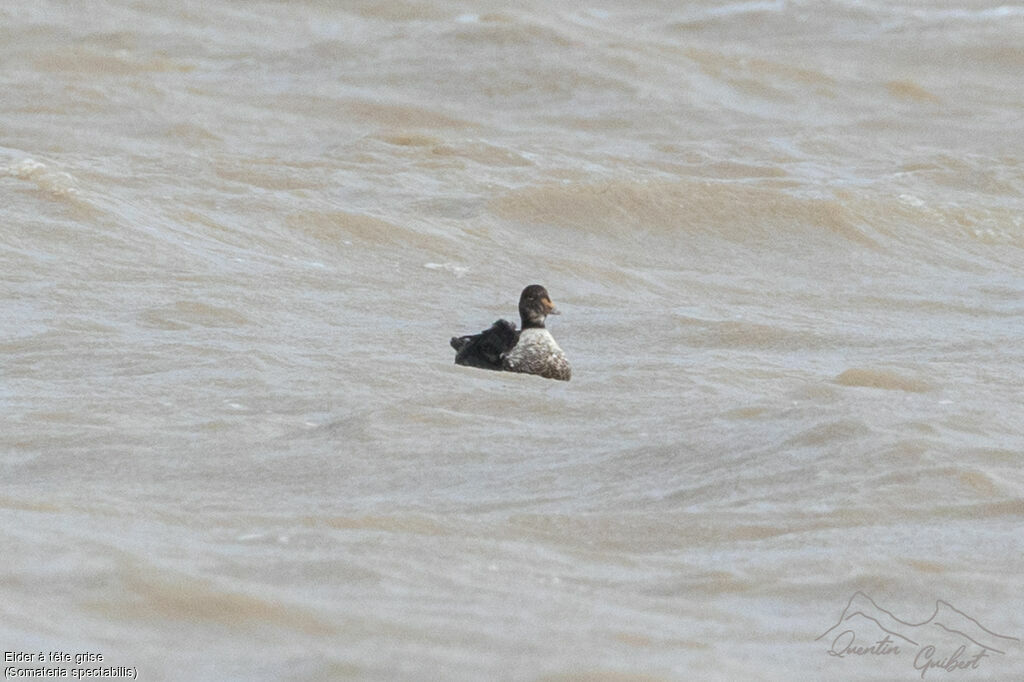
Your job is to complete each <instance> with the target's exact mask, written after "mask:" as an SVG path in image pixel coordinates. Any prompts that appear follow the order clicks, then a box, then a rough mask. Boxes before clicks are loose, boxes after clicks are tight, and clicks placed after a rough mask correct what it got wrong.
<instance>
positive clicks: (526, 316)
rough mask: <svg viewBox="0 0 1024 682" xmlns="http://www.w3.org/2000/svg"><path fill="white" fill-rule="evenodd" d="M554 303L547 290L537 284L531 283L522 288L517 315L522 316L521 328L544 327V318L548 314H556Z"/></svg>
mask: <svg viewBox="0 0 1024 682" xmlns="http://www.w3.org/2000/svg"><path fill="white" fill-rule="evenodd" d="M558 314H559V312H558V311H557V310H555V304H554V303H552V302H551V297H549V296H548V290H547V289H545V288H544V287H542V286H541V285H539V284H531V285H530V286H528V287H526V288H525V289H523V293H522V295H520V296H519V317H520V318H522V328H523V329H529V328H530V327H540V328H543V327H544V319H545V318H546V317H547V316H548V315H558Z"/></svg>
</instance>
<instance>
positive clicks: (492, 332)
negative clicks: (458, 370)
mask: <svg viewBox="0 0 1024 682" xmlns="http://www.w3.org/2000/svg"><path fill="white" fill-rule="evenodd" d="M518 341H519V332H517V331H516V326H515V325H514V324H512V323H511V322H509V321H508V320H498V321H497V322H495V323H494V324H492V325H491V328H490V329H485V330H484V331H482V332H480V333H479V334H473V335H470V336H453V337H452V340H451V344H452V348H454V349H455V364H456V365H466V366H468V367H479V368H481V369H501V360H502V356H504V355H505V353H507V352H509V351H510V350H512V348H514V347H515V345H516V342H518Z"/></svg>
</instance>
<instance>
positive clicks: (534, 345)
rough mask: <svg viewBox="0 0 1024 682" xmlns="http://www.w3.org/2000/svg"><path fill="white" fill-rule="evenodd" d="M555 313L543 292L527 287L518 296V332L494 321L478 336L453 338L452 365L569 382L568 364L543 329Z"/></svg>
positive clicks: (536, 286)
mask: <svg viewBox="0 0 1024 682" xmlns="http://www.w3.org/2000/svg"><path fill="white" fill-rule="evenodd" d="M558 314H559V312H558V311H557V310H555V304H554V303H552V302H551V298H550V297H549V296H548V291H547V289H545V288H544V287H542V286H541V285H539V284H531V285H530V286H528V287H526V288H525V289H523V293H522V295H521V296H520V297H519V318H520V320H521V329H520V330H519V331H517V330H516V325H515V324H513V323H512V322H509V321H508V320H498V321H497V322H495V323H494V324H492V325H491V327H490V329H485V330H484V331H482V332H480V333H479V334H472V335H469V336H453V337H452V340H451V345H452V348H454V349H455V364H456V365H467V366H469V367H480V368H481V369H494V370H503V371H506V372H521V373H523V374H536V375H538V376H542V377H544V378H546V379H558V380H560V381H569V378H570V377H571V376H572V368H571V367H569V361H568V360H567V359H566V357H565V353H563V352H562V349H561V348H559V347H558V344H557V343H555V339H554V338H553V337H552V336H551V332H549V331H548V330H547V329H545V327H544V320H545V319H547V316H548V315H558Z"/></svg>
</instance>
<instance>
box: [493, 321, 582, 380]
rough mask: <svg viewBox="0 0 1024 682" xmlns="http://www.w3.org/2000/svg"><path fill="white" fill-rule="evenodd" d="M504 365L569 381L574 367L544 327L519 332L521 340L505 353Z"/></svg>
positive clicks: (509, 369) (516, 370)
mask: <svg viewBox="0 0 1024 682" xmlns="http://www.w3.org/2000/svg"><path fill="white" fill-rule="evenodd" d="M503 367H504V369H505V370H506V371H509V372H521V373H523V374H536V375H539V376H542V377H545V378H547V379H559V380H560V381H569V379H570V377H571V376H572V368H571V367H570V366H569V360H568V359H566V357H565V353H563V352H562V349H561V348H559V346H558V344H557V343H555V339H554V337H552V336H551V333H550V332H549V331H548V330H547V329H544V328H540V329H524V330H522V331H521V332H519V341H518V343H516V345H515V347H514V348H512V350H510V351H509V352H508V353H507V354H506V355H505V358H504V361H503Z"/></svg>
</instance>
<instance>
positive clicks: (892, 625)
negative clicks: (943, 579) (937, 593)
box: [814, 591, 1020, 679]
mask: <svg viewBox="0 0 1024 682" xmlns="http://www.w3.org/2000/svg"><path fill="white" fill-rule="evenodd" d="M821 640H824V641H825V642H826V643H828V644H829V647H828V649H827V650H826V653H827V654H828V655H829V656H832V657H835V658H848V657H862V658H863V657H891V658H902V657H908V656H913V666H914V669H915V670H918V671H920V673H921V678H922V679H924V677H925V675H926V674H927V673H928V671H930V670H943V671H945V672H957V671H970V670H977V669H978V668H980V667H981V665H982V664H983V662H984V661H985V659H987V658H989V657H992V656H1005V655H1007V653H1008V652H1009V651H1010V649H1012V648H1016V647H1019V645H1020V640H1019V639H1018V638H1016V637H1009V636H1007V635H1001V634H999V633H997V632H994V631H993V630H990V629H989V628H987V627H985V626H984V625H982V624H981V623H980V622H979V621H978V620H977V619H976V618H972V617H971V616H968V615H967V614H966V613H964V612H963V611H961V610H960V609H958V608H956V607H955V606H953V605H952V604H950V603H949V602H945V601H942V600H941V599H940V600H938V601H936V602H935V611H934V612H933V613H932V615H931V617H930V618H928V619H927V620H925V621H923V622H920V623H913V622H910V621H905V620H902V619H900V618H897V617H896V616H895V615H893V613H892V612H891V611H887V610H886V609H883V608H882V607H881V606H879V605H878V604H876V603H875V600H874V599H872V598H871V597H869V596H868V595H866V594H865V593H863V592H860V591H857V592H854V593H853V596H851V597H850V600H849V601H848V602H847V604H846V608H845V609H843V613H842V615H840V616H839V620H838V621H836V624H835V625H833V626H832V627H830V628H829V629H828V630H826V631H825V632H823V633H821V635H819V636H818V637H817V638H816V639H815V640H814V641H816V642H818V641H821Z"/></svg>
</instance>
